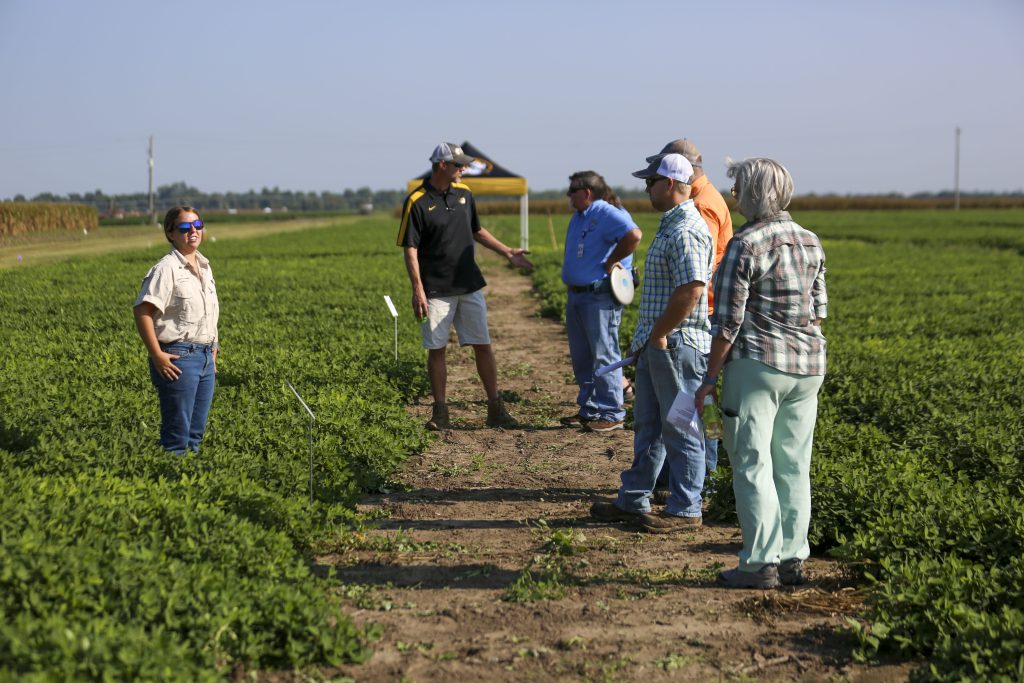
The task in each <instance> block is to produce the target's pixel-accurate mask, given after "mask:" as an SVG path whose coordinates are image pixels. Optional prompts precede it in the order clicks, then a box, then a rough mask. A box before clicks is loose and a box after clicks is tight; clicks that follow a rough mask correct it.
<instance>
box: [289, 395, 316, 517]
mask: <svg viewBox="0 0 1024 683" xmlns="http://www.w3.org/2000/svg"><path fill="white" fill-rule="evenodd" d="M284 382H285V384H287V385H288V388H289V389H291V390H292V393H293V394H295V398H297V399H299V403H301V404H302V407H303V408H305V409H306V412H307V413H309V425H308V426H307V427H306V436H308V437H309V504H310V505H312V504H313V423H314V422H316V415H314V414H313V411H312V410H310V409H309V406H308V405H306V402H305V401H303V400H302V397H301V396H299V392H297V391H295V387H293V386H292V383H291V382H289V381H288V380H287V379H286V380H285V381H284Z"/></svg>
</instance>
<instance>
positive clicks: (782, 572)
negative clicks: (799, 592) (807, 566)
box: [779, 557, 807, 586]
mask: <svg viewBox="0 0 1024 683" xmlns="http://www.w3.org/2000/svg"><path fill="white" fill-rule="evenodd" d="M779 582H780V583H782V584H783V585H785V586H799V585H801V584H804V583H807V576H806V575H805V574H804V561H803V560H798V559H797V558H795V557H794V558H792V559H790V560H785V561H783V562H782V564H780V565H779Z"/></svg>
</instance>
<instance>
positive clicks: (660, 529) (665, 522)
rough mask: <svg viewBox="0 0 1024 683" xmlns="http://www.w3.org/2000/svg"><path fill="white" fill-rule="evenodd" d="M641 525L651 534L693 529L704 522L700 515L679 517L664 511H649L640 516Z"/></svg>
mask: <svg viewBox="0 0 1024 683" xmlns="http://www.w3.org/2000/svg"><path fill="white" fill-rule="evenodd" d="M639 521H640V526H641V527H643V530H644V531H646V532H647V533H649V534H672V533H675V532H677V531H693V530H694V529H696V528H698V527H699V526H700V525H701V524H703V520H702V519H701V518H700V517H679V516H677V515H669V514H666V513H664V512H660V513H658V514H654V513H651V512H649V513H647V514H645V515H644V516H643V517H641V518H640V520H639Z"/></svg>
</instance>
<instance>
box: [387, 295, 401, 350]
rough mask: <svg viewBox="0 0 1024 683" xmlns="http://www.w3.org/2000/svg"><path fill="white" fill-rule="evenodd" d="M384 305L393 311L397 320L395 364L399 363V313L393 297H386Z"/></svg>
mask: <svg viewBox="0 0 1024 683" xmlns="http://www.w3.org/2000/svg"><path fill="white" fill-rule="evenodd" d="M384 303H386V304H387V305H388V310H389V311H391V317H392V318H394V320H395V362H396V363H397V362H398V311H397V310H396V309H395V304H394V302H392V301H391V297H390V296H388V295H387V294H385V295H384Z"/></svg>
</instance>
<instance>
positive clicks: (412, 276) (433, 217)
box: [398, 142, 533, 431]
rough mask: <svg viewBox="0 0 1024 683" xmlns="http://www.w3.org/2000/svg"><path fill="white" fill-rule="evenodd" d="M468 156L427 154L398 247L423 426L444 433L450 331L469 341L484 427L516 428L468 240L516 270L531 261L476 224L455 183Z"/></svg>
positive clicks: (451, 149)
mask: <svg viewBox="0 0 1024 683" xmlns="http://www.w3.org/2000/svg"><path fill="white" fill-rule="evenodd" d="M472 161H473V158H472V157H470V156H467V155H466V154H464V153H463V151H462V148H461V147H459V146H458V145H454V144H452V143H450V142H442V143H441V144H440V145H438V146H437V147H436V148H434V153H433V154H431V155H430V162H431V169H430V177H429V178H428V179H427V180H425V181H423V184H422V185H420V186H419V187H418V188H416V190H414V191H413V193H412V194H410V195H409V196H408V197H406V199H405V207H404V208H403V210H402V223H401V225H400V227H399V229H398V246H400V247H404V249H405V268H406V270H407V271H408V272H409V281H410V282H411V283H412V312H413V315H415V316H416V317H417V318H418V319H420V320H423V324H422V327H421V330H422V334H423V347H424V348H426V349H427V374H428V375H429V376H430V388H431V393H432V394H433V397H434V407H433V411H432V414H431V417H430V421H429V422H427V429H431V430H435V431H436V430H440V429H447V428H448V426H449V420H448V403H447V394H446V392H447V383H448V365H447V362H446V358H445V350H446V348H447V346H448V336H449V334H450V332H451V326H452V325H453V324H454V325H455V331H456V332H458V335H459V344H461V345H462V346H465V345H466V344H471V345H472V346H473V353H474V355H475V357H476V369H477V372H478V373H479V374H480V381H481V382H482V383H483V385H484V390H485V391H486V392H487V426H488V427H515V426H516V421H515V420H514V419H513V418H512V416H511V415H509V414H508V411H507V410H506V409H505V406H504V404H503V403H502V400H501V395H500V394H499V393H498V368H497V364H496V363H495V360H494V351H493V350H492V349H491V337H490V333H489V332H488V329H487V304H486V303H485V302H484V295H483V291H482V290H483V287H484V285H486V284H487V283H486V282H485V281H484V276H483V274H481V273H480V269H479V268H478V267H477V265H476V259H475V258H474V245H473V242H474V241H476V242H479V243H480V244H482V245H483V246H485V247H487V248H488V249H490V250H492V251H494V252H495V253H497V254H500V255H502V256H504V257H505V258H506V259H508V261H509V262H510V263H511V264H512V265H514V266H517V267H519V268H526V269H532V268H533V264H532V263H530V261H529V260H528V259H527V258H526V256H525V255H524V254H523V250H522V249H510V248H509V247H506V246H505V245H504V244H502V243H501V242H500V241H499V240H498V239H497V238H496V237H494V235H492V234H491V233H489V232H488V231H487V230H485V229H484V228H482V227H480V218H479V217H478V216H477V213H476V203H475V202H474V201H473V193H472V192H470V190H469V187H467V186H466V185H463V184H462V183H460V182H459V180H460V179H461V177H462V171H463V169H464V168H465V167H466V166H468V165H469V164H470V163H471V162H472Z"/></svg>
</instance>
